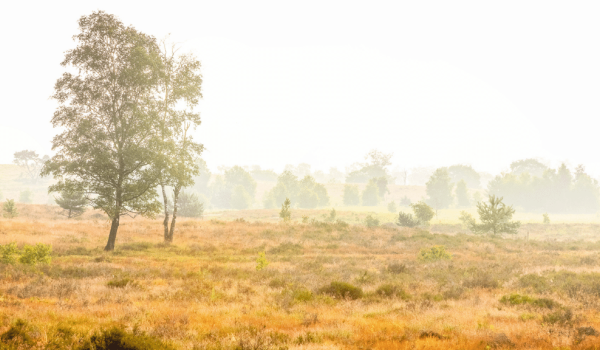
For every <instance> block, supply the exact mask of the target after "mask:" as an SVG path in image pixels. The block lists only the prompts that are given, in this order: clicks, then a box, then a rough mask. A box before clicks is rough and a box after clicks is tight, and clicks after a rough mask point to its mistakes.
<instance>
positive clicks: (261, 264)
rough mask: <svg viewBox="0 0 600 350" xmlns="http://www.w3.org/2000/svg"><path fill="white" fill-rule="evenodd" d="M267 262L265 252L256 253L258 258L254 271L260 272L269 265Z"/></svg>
mask: <svg viewBox="0 0 600 350" xmlns="http://www.w3.org/2000/svg"><path fill="white" fill-rule="evenodd" d="M269 263H270V262H269V260H267V256H266V254H265V252H260V253H258V258H256V271H260V270H262V269H265V268H266V267H267V266H268V265H269Z"/></svg>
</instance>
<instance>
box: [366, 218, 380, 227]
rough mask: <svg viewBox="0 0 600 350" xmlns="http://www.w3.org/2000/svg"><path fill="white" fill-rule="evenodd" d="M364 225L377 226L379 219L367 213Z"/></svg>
mask: <svg viewBox="0 0 600 350" xmlns="http://www.w3.org/2000/svg"><path fill="white" fill-rule="evenodd" d="M365 225H366V226H367V227H369V228H372V227H377V226H379V219H378V218H376V217H373V216H371V215H367V217H366V218H365Z"/></svg>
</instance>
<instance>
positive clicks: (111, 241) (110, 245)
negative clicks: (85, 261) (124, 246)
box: [104, 216, 119, 252]
mask: <svg viewBox="0 0 600 350" xmlns="http://www.w3.org/2000/svg"><path fill="white" fill-rule="evenodd" d="M118 228H119V217H118V216H117V217H116V218H114V219H113V220H112V224H111V225H110V234H109V235H108V242H107V243H106V247H104V250H105V251H107V252H108V251H113V250H115V240H116V239H117V229H118Z"/></svg>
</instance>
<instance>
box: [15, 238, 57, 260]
mask: <svg viewBox="0 0 600 350" xmlns="http://www.w3.org/2000/svg"><path fill="white" fill-rule="evenodd" d="M51 252H52V246H50V245H49V244H43V243H38V244H36V245H34V246H32V245H28V244H26V245H25V246H24V247H23V251H22V252H21V257H20V258H19V262H20V263H22V264H26V265H36V264H50V260H51V258H50V253H51Z"/></svg>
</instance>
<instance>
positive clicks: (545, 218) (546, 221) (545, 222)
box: [542, 213, 550, 225]
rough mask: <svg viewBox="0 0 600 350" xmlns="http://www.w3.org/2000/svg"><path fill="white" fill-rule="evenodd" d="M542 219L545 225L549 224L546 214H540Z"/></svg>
mask: <svg viewBox="0 0 600 350" xmlns="http://www.w3.org/2000/svg"><path fill="white" fill-rule="evenodd" d="M542 217H543V219H544V224H546V225H548V224H550V217H549V216H548V213H544V214H542Z"/></svg>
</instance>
